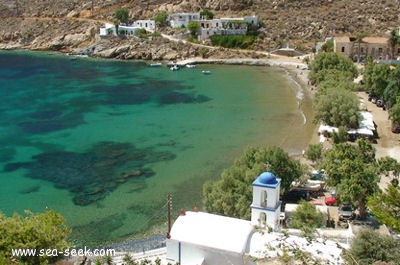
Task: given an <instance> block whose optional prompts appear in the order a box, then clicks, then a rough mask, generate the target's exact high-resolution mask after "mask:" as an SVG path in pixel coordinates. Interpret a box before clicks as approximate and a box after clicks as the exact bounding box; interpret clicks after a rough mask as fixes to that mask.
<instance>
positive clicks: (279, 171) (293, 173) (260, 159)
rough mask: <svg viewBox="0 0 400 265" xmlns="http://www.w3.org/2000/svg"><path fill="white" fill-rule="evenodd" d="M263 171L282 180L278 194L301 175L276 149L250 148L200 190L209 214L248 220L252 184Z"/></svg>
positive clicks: (290, 159) (294, 162) (295, 163)
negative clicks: (216, 178)
mask: <svg viewBox="0 0 400 265" xmlns="http://www.w3.org/2000/svg"><path fill="white" fill-rule="evenodd" d="M264 171H270V172H272V173H274V174H275V175H276V177H277V178H281V179H282V182H281V192H283V191H284V190H287V189H289V188H290V185H291V183H292V182H293V181H294V180H296V179H298V178H300V177H301V176H302V175H303V172H304V168H303V167H302V166H301V164H300V162H299V161H297V160H294V159H292V158H290V157H289V155H288V154H287V153H286V152H284V151H283V150H282V149H281V148H279V147H258V148H255V147H249V148H248V149H247V150H246V151H245V152H244V154H243V155H242V156H241V157H240V158H238V159H237V160H236V161H235V162H234V164H233V165H232V166H231V167H230V168H228V169H226V170H224V171H223V172H222V174H221V179H220V180H218V181H215V182H207V183H205V184H204V186H203V194H204V205H205V208H206V210H207V211H208V212H212V213H218V214H222V215H227V216H232V217H237V218H243V219H250V207H249V206H250V204H251V201H252V198H253V197H252V182H253V181H254V180H255V179H256V178H257V177H258V176H259V175H260V174H261V173H262V172H264Z"/></svg>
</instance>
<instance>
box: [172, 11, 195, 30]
mask: <svg viewBox="0 0 400 265" xmlns="http://www.w3.org/2000/svg"><path fill="white" fill-rule="evenodd" d="M195 20H200V13H176V14H172V15H170V16H169V23H170V25H171V27H173V28H181V27H185V28H186V27H187V26H188V24H189V22H190V21H195Z"/></svg>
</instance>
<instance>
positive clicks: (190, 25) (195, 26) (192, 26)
mask: <svg viewBox="0 0 400 265" xmlns="http://www.w3.org/2000/svg"><path fill="white" fill-rule="evenodd" d="M199 29H200V25H199V23H197V22H195V21H190V22H189V23H188V30H189V32H190V34H191V35H192V36H196V33H197V32H198V31H199Z"/></svg>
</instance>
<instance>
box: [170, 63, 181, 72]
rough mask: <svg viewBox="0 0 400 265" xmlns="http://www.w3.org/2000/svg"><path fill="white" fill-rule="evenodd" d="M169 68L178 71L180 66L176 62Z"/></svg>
mask: <svg viewBox="0 0 400 265" xmlns="http://www.w3.org/2000/svg"><path fill="white" fill-rule="evenodd" d="M169 69H171V71H178V70H179V69H180V68H179V66H178V65H176V64H175V65H173V66H171V67H170V68H169Z"/></svg>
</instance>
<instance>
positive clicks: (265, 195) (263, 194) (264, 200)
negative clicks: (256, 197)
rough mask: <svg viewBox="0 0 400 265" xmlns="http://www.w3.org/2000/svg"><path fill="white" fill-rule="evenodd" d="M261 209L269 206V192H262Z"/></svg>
mask: <svg viewBox="0 0 400 265" xmlns="http://www.w3.org/2000/svg"><path fill="white" fill-rule="evenodd" d="M260 205H261V207H266V206H267V191H265V190H263V191H262V192H261V202H260Z"/></svg>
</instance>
